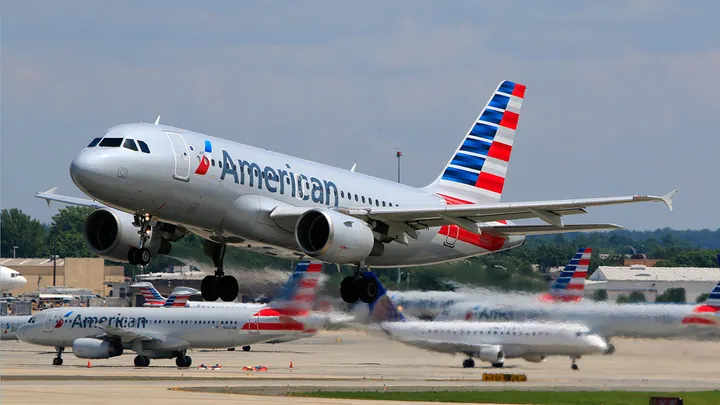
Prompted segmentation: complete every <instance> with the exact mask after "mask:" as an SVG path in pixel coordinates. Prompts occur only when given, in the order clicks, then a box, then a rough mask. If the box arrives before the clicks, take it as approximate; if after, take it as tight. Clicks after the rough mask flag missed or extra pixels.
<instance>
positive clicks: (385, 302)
mask: <svg viewBox="0 0 720 405" xmlns="http://www.w3.org/2000/svg"><path fill="white" fill-rule="evenodd" d="M362 276H363V278H366V277H367V278H368V279H374V280H375V282H376V283H377V285H378V294H377V297H378V298H377V299H376V300H375V301H374V302H372V303H370V304H368V308H369V320H370V323H381V322H400V321H404V320H405V317H404V316H403V315H402V313H400V310H399V309H398V306H397V305H396V304H395V302H394V301H393V300H392V298H390V296H389V295H388V294H387V290H386V289H385V286H383V285H382V283H381V282H380V279H379V278H377V276H376V275H375V274H374V273H372V272H370V271H366V272H364V273H363V274H362Z"/></svg>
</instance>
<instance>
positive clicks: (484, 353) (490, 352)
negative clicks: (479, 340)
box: [475, 345, 505, 363]
mask: <svg viewBox="0 0 720 405" xmlns="http://www.w3.org/2000/svg"><path fill="white" fill-rule="evenodd" d="M475 357H477V358H478V359H480V360H482V361H487V362H490V363H503V362H504V361H505V353H504V352H503V349H502V346H499V345H489V346H483V347H482V348H481V349H480V351H478V352H477V353H475Z"/></svg>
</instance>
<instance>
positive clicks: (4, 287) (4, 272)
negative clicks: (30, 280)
mask: <svg viewBox="0 0 720 405" xmlns="http://www.w3.org/2000/svg"><path fill="white" fill-rule="evenodd" d="M25 284H27V279H26V278H25V277H23V276H22V275H21V274H20V273H19V272H17V271H15V270H13V269H10V268H7V267H5V266H0V292H2V293H6V292H9V291H12V290H15V289H17V288H20V287H22V286H24V285H25Z"/></svg>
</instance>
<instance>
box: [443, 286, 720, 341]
mask: <svg viewBox="0 0 720 405" xmlns="http://www.w3.org/2000/svg"><path fill="white" fill-rule="evenodd" d="M718 311H720V282H719V283H718V284H717V285H716V286H715V289H714V290H713V292H712V293H711V294H710V296H709V297H708V298H707V299H706V300H705V301H704V302H703V303H701V304H651V303H639V304H615V303H608V302H593V301H588V300H585V301H581V302H573V303H572V304H567V303H563V304H552V303H548V302H538V301H537V300H533V299H516V300H515V301H514V302H503V303H498V302H496V301H493V300H484V301H475V302H473V301H467V302H461V303H458V304H455V305H453V306H452V307H450V308H448V309H446V310H444V311H442V313H441V314H440V315H438V317H437V318H436V320H442V321H453V320H466V321H480V322H487V321H495V322H497V321H500V322H503V321H505V322H520V321H554V322H575V323H581V324H584V325H587V326H588V327H589V328H590V330H591V331H592V332H593V333H596V334H598V335H600V336H602V337H603V338H604V339H605V340H606V341H607V342H608V351H607V353H606V354H613V353H614V352H615V346H614V345H613V344H612V343H610V340H611V339H612V338H613V337H630V338H684V339H689V338H698V337H699V336H708V337H710V336H713V335H717V334H718V332H720V329H719V327H720V318H718V317H717V316H716V314H717V313H718Z"/></svg>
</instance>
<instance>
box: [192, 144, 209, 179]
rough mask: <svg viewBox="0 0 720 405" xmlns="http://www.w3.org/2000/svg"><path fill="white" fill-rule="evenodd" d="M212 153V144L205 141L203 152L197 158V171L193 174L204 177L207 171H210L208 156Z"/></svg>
mask: <svg viewBox="0 0 720 405" xmlns="http://www.w3.org/2000/svg"><path fill="white" fill-rule="evenodd" d="M211 153H212V143H211V142H210V141H208V140H205V149H204V150H203V152H202V154H201V155H200V156H198V157H199V158H200V164H199V165H198V167H197V169H195V174H199V175H204V174H206V173H207V172H208V169H210V158H209V157H208V156H210V154H211Z"/></svg>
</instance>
